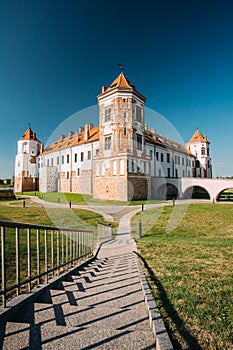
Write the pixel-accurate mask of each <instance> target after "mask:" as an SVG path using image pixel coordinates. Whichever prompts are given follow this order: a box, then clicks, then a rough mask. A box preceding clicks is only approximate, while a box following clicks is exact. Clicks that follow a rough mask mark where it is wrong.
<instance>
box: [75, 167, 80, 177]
mask: <svg viewBox="0 0 233 350" xmlns="http://www.w3.org/2000/svg"><path fill="white" fill-rule="evenodd" d="M76 176H77V177H79V176H80V169H79V168H78V169H77V171H76Z"/></svg>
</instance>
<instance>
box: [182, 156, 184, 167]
mask: <svg viewBox="0 0 233 350" xmlns="http://www.w3.org/2000/svg"><path fill="white" fill-rule="evenodd" d="M182 165H184V157H182Z"/></svg>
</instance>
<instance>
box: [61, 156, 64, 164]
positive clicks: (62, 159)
mask: <svg viewBox="0 0 233 350" xmlns="http://www.w3.org/2000/svg"><path fill="white" fill-rule="evenodd" d="M61 163H62V164H64V156H62V157H61Z"/></svg>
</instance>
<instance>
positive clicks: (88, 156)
mask: <svg viewBox="0 0 233 350" xmlns="http://www.w3.org/2000/svg"><path fill="white" fill-rule="evenodd" d="M87 159H91V151H88V152H87Z"/></svg>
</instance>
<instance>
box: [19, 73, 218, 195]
mask: <svg viewBox="0 0 233 350" xmlns="http://www.w3.org/2000/svg"><path fill="white" fill-rule="evenodd" d="M97 99H98V106H99V126H97V127H94V125H93V124H86V125H85V127H84V128H79V130H78V131H77V132H72V131H71V132H70V133H69V135H68V136H67V137H65V136H64V135H62V136H61V138H60V139H59V140H57V141H55V142H53V143H52V144H51V145H49V146H48V147H47V148H45V149H44V147H43V143H42V142H40V141H39V140H38V139H37V137H36V134H35V133H34V132H33V131H32V130H31V128H30V127H29V128H28V129H27V130H26V132H25V134H24V135H23V136H22V137H21V138H20V140H19V141H18V151H17V155H16V161H15V184H14V187H15V192H22V191H31V190H33V191H34V190H38V189H39V190H40V191H42V192H56V191H58V192H74V193H82V194H93V196H94V198H100V199H106V200H123V201H127V200H131V199H149V198H160V197H161V196H164V195H165V196H166V197H169V196H171V197H174V196H175V197H177V196H182V194H181V193H180V188H179V184H178V183H179V179H181V178H184V177H188V178H192V177H202V178H203V177H207V178H211V177H212V165H211V158H210V148H209V146H210V142H209V141H208V140H207V136H206V135H204V136H203V135H202V134H201V133H200V131H199V130H196V132H195V133H194V135H193V136H192V138H191V139H190V141H189V142H188V143H187V147H186V148H185V147H184V146H183V145H181V144H179V143H177V142H175V141H172V140H170V139H168V138H166V137H164V136H161V135H158V134H157V133H156V130H155V129H151V130H148V126H147V125H146V124H145V121H144V104H145V101H146V98H145V97H144V96H143V95H142V94H141V93H139V92H138V91H137V90H136V88H135V87H134V85H132V84H131V83H130V81H129V80H128V79H127V77H126V76H125V74H124V73H123V72H121V73H120V75H119V76H118V77H117V78H116V79H115V80H114V81H113V82H112V84H111V85H110V86H109V87H108V88H106V87H102V92H101V94H100V95H98V96H97ZM174 179H176V183H177V184H178V185H174V181H172V180H174Z"/></svg>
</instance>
